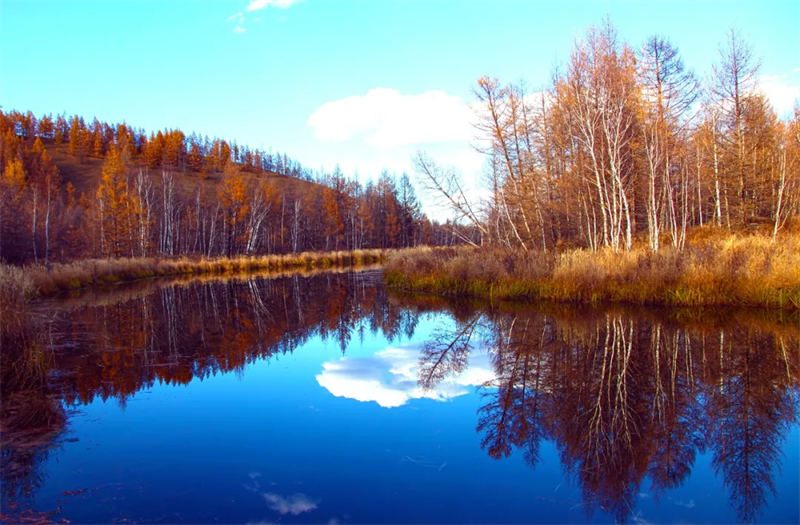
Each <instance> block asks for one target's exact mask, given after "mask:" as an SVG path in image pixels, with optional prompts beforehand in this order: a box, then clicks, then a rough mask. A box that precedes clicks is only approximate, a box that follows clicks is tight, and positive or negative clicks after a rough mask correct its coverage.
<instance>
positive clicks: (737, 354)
mask: <svg viewBox="0 0 800 525" xmlns="http://www.w3.org/2000/svg"><path fill="white" fill-rule="evenodd" d="M381 283H382V281H381V275H380V273H378V272H347V273H325V274H319V275H314V276H307V277H302V276H298V275H295V276H292V277H281V278H252V279H240V280H229V281H209V282H205V281H193V282H188V283H170V284H169V285H168V286H166V285H160V286H159V285H157V284H154V283H152V282H149V283H140V284H138V285H134V286H131V287H126V288H124V289H120V290H116V291H105V292H101V293H98V294H92V295H83V296H81V297H73V298H65V299H61V300H58V301H49V302H46V303H41V304H39V305H37V307H36V312H34V313H33V314H31V315H25V316H24V319H23V318H22V317H20V318H15V319H17V321H15V322H18V323H20V324H19V327H17V328H18V329H17V328H15V329H14V330H11V329H10V328H9V329H8V330H5V331H4V339H3V340H2V344H3V347H2V352H3V359H2V379H3V383H2V396H3V406H2V414H1V416H0V424H2V427H0V429H1V430H2V445H3V446H2V484H3V489H2V490H3V492H2V495H3V504H2V512H3V516H2V517H3V520H4V521H20V520H28V521H32V520H34V518H40V519H54V518H53V516H54V515H53V514H45V513H38V514H37V513H36V512H35V511H33V510H31V506H30V505H26V503H25V502H26V498H27V497H29V496H30V495H31V494H32V493H34V492H35V491H36V490H37V487H38V486H39V485H40V483H41V481H42V477H43V476H45V475H46V474H45V473H43V472H41V471H40V469H39V468H38V466H39V465H41V464H42V463H43V462H44V461H45V460H46V458H47V456H48V454H49V453H50V451H51V450H52V449H53V448H54V447H58V444H59V439H60V436H62V435H63V431H64V428H65V425H67V424H68V414H67V412H66V410H67V409H68V408H69V407H72V406H76V405H80V404H88V403H90V402H92V401H93V400H95V399H103V400H107V399H115V400H116V401H117V402H119V403H120V404H122V405H124V404H125V403H126V402H127V400H128V399H129V398H130V397H131V396H132V395H133V394H135V393H136V392H138V391H140V390H143V389H147V388H150V387H152V386H153V385H155V384H157V383H164V384H173V385H174V384H186V383H188V382H190V381H192V380H193V379H203V378H206V377H208V376H211V375H215V374H219V373H227V372H240V371H243V370H244V368H245V367H246V366H247V365H248V364H250V363H253V362H254V361H256V360H261V359H269V358H272V357H274V356H280V355H285V354H290V353H292V352H294V350H295V349H296V348H298V347H299V346H301V345H303V344H304V343H305V342H307V341H308V340H309V339H310V338H312V337H321V338H323V339H328V340H332V341H336V343H337V344H338V345H339V347H340V348H341V349H342V351H343V352H344V351H345V349H346V348H347V347H348V345H349V344H350V342H351V340H353V339H354V338H361V339H363V337H364V334H365V333H366V332H370V333H378V332H380V333H381V334H383V335H385V336H386V337H387V339H389V340H392V339H394V338H395V337H397V336H400V335H404V336H406V337H410V336H411V335H412V334H413V333H414V331H415V328H416V326H417V321H418V318H419V315H420V314H421V313H423V312H433V311H436V312H447V314H448V315H449V316H451V317H452V318H453V319H454V320H455V325H454V326H455V327H454V328H450V327H449V325H443V326H442V327H441V328H439V329H438V330H437V331H436V332H435V333H434V336H433V337H432V339H431V340H429V341H428V342H427V343H426V344H425V346H424V348H423V350H422V352H421V354H420V360H419V363H418V367H417V371H418V374H419V378H418V379H419V384H420V386H421V387H423V388H425V389H435V388H436V386H437V385H439V384H440V383H441V382H443V381H446V380H447V379H448V378H450V377H453V376H455V375H458V374H460V373H461V372H463V371H464V370H465V369H466V367H467V364H468V360H469V356H470V353H471V352H473V350H474V348H475V347H477V346H481V347H483V348H484V349H486V350H488V353H489V356H490V358H491V364H492V367H493V375H494V378H493V379H491V380H490V381H487V382H486V383H485V384H483V386H482V387H480V389H479V390H480V394H481V396H482V401H481V407H480V409H479V411H478V414H477V415H476V417H477V432H478V433H479V434H480V440H481V446H482V447H483V448H484V449H485V450H486V452H487V453H488V454H489V456H491V457H493V458H503V457H507V456H509V455H511V454H512V453H514V452H515V451H519V452H521V454H522V455H523V457H524V460H525V461H526V462H527V463H528V464H529V465H530V466H531V467H532V468H535V467H536V466H537V464H538V463H539V462H540V460H541V457H540V456H541V448H542V447H541V445H542V443H543V442H544V441H545V440H546V441H552V442H553V443H555V444H556V447H557V449H558V452H559V454H560V461H561V463H562V465H563V468H564V469H565V470H566V471H568V472H570V473H571V474H572V476H573V477H574V478H575V479H576V480H577V482H578V484H579V486H580V487H581V489H582V491H583V500H584V505H585V508H586V511H587V516H589V515H591V514H592V513H593V512H594V511H595V510H596V509H601V510H603V511H605V512H609V513H611V514H612V515H613V516H615V517H616V519H618V520H620V521H625V520H626V519H629V518H630V517H631V514H632V512H633V508H635V498H636V496H637V494H638V493H639V492H640V490H641V488H642V485H643V483H644V482H645V480H648V481H649V483H650V485H651V490H652V491H653V492H654V493H655V494H656V495H659V494H664V493H665V492H666V491H667V490H669V489H671V488H674V487H677V486H680V485H681V484H682V483H683V482H684V481H685V480H686V479H687V477H688V476H689V475H690V473H691V471H692V468H693V465H694V463H695V459H696V457H697V455H698V454H701V453H705V452H707V451H708V452H710V453H711V456H712V458H713V459H712V463H713V467H714V469H715V470H716V471H717V473H718V474H720V475H721V476H722V478H723V480H724V484H725V485H726V487H727V488H728V491H729V495H730V501H731V504H732V506H733V507H734V508H735V509H736V512H737V513H738V516H739V518H740V519H741V520H742V521H752V520H754V519H756V518H757V517H758V514H759V511H760V509H762V508H763V507H764V505H765V504H766V503H767V502H768V498H769V496H770V493H771V492H772V490H773V482H774V478H775V476H776V475H777V468H778V467H777V466H778V465H780V453H781V444H782V440H783V439H784V438H785V435H786V433H787V431H788V428H789V426H790V425H791V424H794V423H795V422H796V421H797V407H798V398H799V397H800V396H799V395H798V392H799V390H800V389H798V373H800V370H798V368H799V367H800V328H798V323H797V319H796V318H792V317H787V318H784V317H781V316H782V315H785V314H781V313H772V312H760V311H739V312H736V311H725V312H719V311H717V312H696V311H695V312H692V311H655V310H642V309H639V310H635V311H633V310H626V309H622V308H612V309H589V308H575V307H567V306H561V305H540V306H536V307H532V306H527V307H521V306H509V305H501V306H500V307H497V306H495V307H489V306H487V305H480V304H475V303H469V304H466V303H457V304H456V303H446V302H444V301H442V300H441V299H438V298H435V297H430V296H428V297H398V296H390V295H388V294H387V292H386V290H385V288H384V287H383V285H382V284H381ZM8 315H9V314H8V312H6V318H5V319H8ZM5 319H4V320H5ZM25 319H26V320H27V321H25V322H23V320H25ZM9 326H11V324H10V323H8V322H5V323H4V327H9ZM15 326H16V325H15ZM444 326H448V328H446V329H445V328H444ZM12 332H13V334H12ZM14 334H16V335H14Z"/></svg>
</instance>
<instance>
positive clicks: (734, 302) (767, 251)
mask: <svg viewBox="0 0 800 525" xmlns="http://www.w3.org/2000/svg"><path fill="white" fill-rule="evenodd" d="M798 257H800V234H797V233H794V234H789V233H786V234H784V235H781V236H779V237H778V238H777V239H776V240H775V241H772V239H771V238H770V237H768V236H764V235H737V234H729V233H725V232H721V231H719V230H715V229H713V228H705V229H699V230H696V231H693V232H691V234H690V235H689V240H688V242H687V243H686V245H685V246H684V248H683V250H678V249H675V248H663V249H661V250H659V251H658V252H653V251H652V250H650V249H649V248H648V247H647V246H639V247H634V248H633V249H631V250H628V251H621V252H614V250H612V249H611V248H601V249H599V250H597V251H592V250H588V249H573V250H568V251H564V252H562V253H553V252H549V253H545V252H538V253H531V252H522V251H519V250H514V249H508V248H505V247H500V246H498V247H493V248H473V247H460V248H443V249H440V250H429V249H425V248H414V249H410V250H403V251H398V252H395V253H393V254H392V255H391V256H390V257H389V259H388V261H387V264H386V266H385V276H386V282H387V284H388V285H389V286H390V287H392V288H395V289H398V290H404V291H408V292H421V293H434V294H439V295H444V296H449V297H462V298H466V297H477V298H482V299H488V300H490V301H495V300H498V301H499V300H509V301H558V302H571V303H592V304H595V303H605V302H608V303H627V304H639V305H661V306H673V307H694V306H746V307H766V308H778V309H787V310H798V309H800V263H798V260H799V259H798Z"/></svg>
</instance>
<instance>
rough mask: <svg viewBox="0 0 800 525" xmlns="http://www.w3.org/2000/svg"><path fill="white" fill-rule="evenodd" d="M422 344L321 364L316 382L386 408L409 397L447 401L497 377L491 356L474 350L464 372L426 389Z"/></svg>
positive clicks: (404, 402) (391, 348)
mask: <svg viewBox="0 0 800 525" xmlns="http://www.w3.org/2000/svg"><path fill="white" fill-rule="evenodd" d="M421 350H422V347H421V346H419V345H414V346H405V347H389V348H386V349H385V350H381V351H380V352H376V353H375V354H373V355H372V356H369V357H343V358H341V359H338V360H336V361H327V362H325V363H323V364H322V373H320V374H318V375H317V376H316V379H317V383H319V384H320V386H322V387H324V388H326V389H327V390H328V391H329V392H330V393H331V394H333V395H334V396H336V397H346V398H349V399H355V400H356V401H375V402H376V403H378V405H380V406H382V407H384V408H392V407H399V406H402V405H404V404H406V403H407V402H408V401H409V400H410V399H420V398H428V399H435V400H437V401H446V400H448V399H452V398H454V397H458V396H461V395H464V394H466V393H468V392H469V389H468V388H467V387H470V386H475V385H480V384H483V383H484V382H486V381H489V380H491V379H493V378H494V373H493V372H492V367H491V365H490V364H489V359H488V356H487V355H486V354H485V353H484V352H474V353H473V354H472V355H471V356H470V360H471V365H470V366H469V367H467V368H466V369H465V370H464V371H463V372H462V373H460V374H458V375H455V376H453V377H449V378H448V379H447V380H445V381H442V382H441V383H438V384H437V385H436V387H435V388H432V389H429V390H426V389H424V388H422V387H421V386H420V385H419V383H418V379H419V361H420V353H421Z"/></svg>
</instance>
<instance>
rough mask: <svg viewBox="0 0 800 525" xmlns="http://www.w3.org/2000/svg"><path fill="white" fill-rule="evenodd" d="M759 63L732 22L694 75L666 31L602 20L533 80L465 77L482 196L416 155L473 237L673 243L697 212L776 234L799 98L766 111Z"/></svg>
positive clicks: (733, 227)
mask: <svg viewBox="0 0 800 525" xmlns="http://www.w3.org/2000/svg"><path fill="white" fill-rule="evenodd" d="M758 76H759V61H758V59H757V57H756V54H755V52H754V51H753V50H752V49H751V47H750V46H749V44H748V43H747V42H746V41H745V40H744V38H743V37H742V36H740V35H739V34H738V33H737V32H735V31H733V30H731V31H730V33H729V34H727V35H726V36H725V39H724V41H723V42H722V44H721V46H720V51H719V56H718V59H717V61H716V63H715V64H713V66H712V68H711V70H710V71H709V72H708V74H707V75H706V76H704V77H702V78H701V77H698V76H697V75H695V74H694V73H693V72H692V71H690V70H688V69H687V68H686V67H685V66H684V64H683V61H682V59H681V55H680V52H679V50H678V48H677V47H676V46H675V45H674V44H672V43H671V42H670V41H669V40H668V39H667V38H665V37H661V36H653V37H651V38H649V39H648V40H647V41H646V42H645V43H644V44H643V45H642V46H641V47H639V48H638V49H637V48H634V47H632V46H631V45H629V44H628V43H626V42H625V41H624V40H622V39H621V38H620V37H619V36H618V35H617V32H616V30H615V29H614V27H613V26H612V25H611V23H610V22H606V23H605V24H604V25H601V26H599V27H593V28H590V29H589V30H588V31H587V32H586V33H585V35H584V36H583V37H582V38H580V39H578V40H576V42H575V44H574V46H573V49H572V51H571V53H570V55H569V58H568V59H567V61H566V63H565V64H564V66H563V67H562V68H560V69H557V70H556V71H555V72H554V74H553V80H552V84H551V85H550V86H549V87H548V88H546V89H544V90H542V91H538V92H530V91H528V90H526V88H525V86H524V85H520V84H504V83H502V82H501V81H500V80H498V79H496V78H491V77H489V76H484V77H482V78H480V79H479V80H478V82H477V85H476V87H475V96H476V98H477V102H478V103H479V109H478V110H477V113H478V115H477V116H478V117H479V122H478V124H477V128H478V133H479V142H478V144H479V146H480V147H481V148H482V151H483V152H484V153H485V155H486V158H487V163H488V164H489V189H490V197H489V199H488V200H486V201H484V202H476V201H475V200H474V199H471V198H470V196H469V195H467V192H466V191H465V189H464V188H465V184H464V182H463V181H462V180H461V178H460V177H459V175H458V174H457V173H455V172H454V171H453V170H450V169H448V168H446V167H444V166H439V165H437V164H436V162H435V161H434V160H433V159H432V158H430V157H429V156H428V155H425V154H424V153H421V154H419V155H418V156H417V157H416V159H415V160H416V166H417V168H418V170H419V173H420V174H421V176H422V177H423V178H424V180H425V181H426V182H427V185H428V186H429V187H431V188H432V189H434V190H436V191H438V192H439V194H440V195H441V196H442V198H443V201H444V202H445V203H447V204H448V205H449V206H450V207H451V208H452V209H453V211H454V212H455V213H456V214H457V215H458V216H460V217H461V218H462V219H463V220H465V221H467V222H469V223H470V224H472V225H473V226H474V227H475V228H477V229H478V230H479V231H480V232H481V234H482V243H483V244H496V245H502V246H508V247H513V248H519V249H521V250H524V251H531V250H533V251H541V252H548V251H551V250H554V249H558V248H559V247H562V246H568V247H580V248H588V249H590V250H592V251H596V250H598V249H600V248H610V249H612V250H613V251H614V252H617V251H620V250H631V249H633V248H634V245H635V244H636V243H637V241H642V242H643V243H644V242H646V244H647V246H648V247H649V248H650V249H651V250H652V251H654V252H657V251H658V250H659V249H660V248H661V247H662V246H664V245H665V244H666V245H669V246H671V247H674V248H676V249H678V250H681V249H682V248H683V247H684V246H685V244H686V240H687V231H688V230H690V229H691V228H693V227H703V226H708V225H712V226H716V227H719V228H722V229H724V230H726V231H729V232H741V233H749V232H760V233H764V234H767V235H770V236H772V238H775V237H776V236H777V235H778V233H779V232H780V231H782V230H784V229H785V228H787V227H789V226H791V225H794V226H796V220H797V216H798V211H799V210H800V109H798V108H797V106H795V110H794V113H793V115H792V116H790V117H787V118H779V116H778V115H776V112H775V110H774V109H773V107H772V106H771V104H770V102H769V100H768V99H767V98H766V96H765V95H764V93H763V92H762V91H761V90H760V88H759V85H758Z"/></svg>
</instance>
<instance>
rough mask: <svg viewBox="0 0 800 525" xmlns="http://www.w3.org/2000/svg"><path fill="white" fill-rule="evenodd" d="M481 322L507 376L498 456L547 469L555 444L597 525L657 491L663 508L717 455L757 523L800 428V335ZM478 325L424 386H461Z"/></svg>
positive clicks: (747, 517) (448, 349) (778, 329)
mask: <svg viewBox="0 0 800 525" xmlns="http://www.w3.org/2000/svg"><path fill="white" fill-rule="evenodd" d="M481 322H482V329H483V330H482V337H484V338H485V340H486V341H487V344H489V345H490V346H491V348H492V351H491V355H492V358H493V367H494V372H495V377H494V379H492V380H490V381H487V382H486V383H484V385H483V389H482V390H483V392H482V394H483V396H484V400H485V401H484V404H483V406H482V407H481V408H480V411H479V415H478V425H477V430H478V432H480V433H481V435H482V440H481V445H482V446H483V448H485V449H486V451H487V452H488V454H489V455H490V456H492V457H495V458H500V457H505V456H508V455H510V454H511V453H512V451H513V450H514V449H519V450H520V451H522V453H523V455H524V458H525V460H526V461H527V462H528V463H529V464H530V466H531V467H535V466H536V464H537V462H538V460H539V449H540V444H541V443H542V441H543V440H553V441H554V442H555V443H556V444H557V447H558V450H559V452H560V455H561V461H562V464H563V466H564V467H565V468H566V469H568V470H569V471H571V472H572V473H573V474H574V475H575V476H576V477H577V479H578V480H579V482H580V485H581V487H582V489H583V492H584V500H585V502H586V504H587V511H588V513H589V514H591V512H592V510H593V509H594V508H600V509H603V510H606V511H609V512H612V513H613V514H614V515H615V516H616V518H617V519H618V520H619V521H624V520H626V519H627V518H628V517H629V515H630V514H631V512H632V509H633V508H634V507H635V499H636V496H637V495H638V494H639V493H640V490H642V484H643V481H644V480H645V478H648V479H649V480H650V483H651V484H652V490H653V491H654V492H655V495H656V497H658V495H659V494H661V493H664V492H665V491H666V490H667V489H670V488H674V487H676V486H678V485H680V484H681V483H682V482H683V481H684V480H685V479H686V477H687V476H688V475H689V474H690V472H691V470H692V466H693V464H694V461H695V457H696V455H697V454H698V453H702V452H704V451H705V450H706V449H709V450H710V451H711V452H712V455H713V466H714V468H715V469H716V470H717V472H718V473H720V474H721V475H722V477H723V479H724V483H725V485H726V486H727V488H728V490H729V493H730V499H731V501H732V503H733V505H734V506H735V508H736V510H737V513H738V516H739V518H740V519H741V520H742V521H752V520H754V519H755V518H756V517H757V515H758V512H759V509H760V508H761V507H762V506H763V505H764V504H765V502H766V499H767V497H768V496H769V495H770V492H771V491H772V490H773V479H774V476H776V475H777V472H776V471H777V466H778V465H779V464H780V451H781V444H782V440H783V439H784V436H785V434H786V432H787V430H788V427H789V425H790V424H791V423H793V422H795V421H796V420H797V407H798V380H797V378H798V363H799V362H800V360H799V359H798V358H800V345H799V344H798V330H797V326H796V325H793V324H782V323H774V324H770V323H768V322H764V320H763V319H762V318H759V317H747V316H744V317H739V318H734V319H730V320H728V321H727V322H720V321H719V320H718V319H716V320H714V319H712V320H706V321H705V322H703V323H694V324H691V323H688V324H687V323H679V322H675V321H664V320H662V319H659V318H654V317H649V318H648V317H645V316H642V315H631V314H630V313H627V312H623V311H607V312H605V313H598V312H593V311H588V310H587V311H583V312H580V313H578V312H576V311H575V310H568V311H562V312H559V311H557V310H556V311H553V312H549V313H542V312H538V311H524V310H519V311H514V312H500V311H492V312H488V313H485V314H483V315H482V321H481ZM474 323H476V321H475V320H471V321H469V322H465V323H461V324H460V325H459V326H457V327H456V329H455V330H453V331H452V333H451V334H449V335H448V334H440V338H439V340H438V341H436V342H435V344H433V345H431V348H432V349H434V350H435V349H440V350H439V351H434V350H431V351H430V352H426V353H425V354H424V355H423V360H422V362H421V364H420V376H419V382H420V384H421V385H425V386H427V387H429V388H435V387H436V385H437V383H438V382H439V381H444V380H446V379H447V377H448V376H449V375H450V374H455V373H458V371H459V370H460V367H461V366H463V365H462V364H461V363H463V362H464V361H465V360H466V355H465V354H466V353H468V352H469V350H468V349H469V343H468V342H466V341H465V334H473V333H474V328H473V324H474ZM447 354H449V355H447ZM431 370H434V371H435V373H432V372H431Z"/></svg>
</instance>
